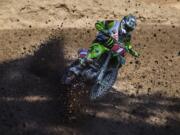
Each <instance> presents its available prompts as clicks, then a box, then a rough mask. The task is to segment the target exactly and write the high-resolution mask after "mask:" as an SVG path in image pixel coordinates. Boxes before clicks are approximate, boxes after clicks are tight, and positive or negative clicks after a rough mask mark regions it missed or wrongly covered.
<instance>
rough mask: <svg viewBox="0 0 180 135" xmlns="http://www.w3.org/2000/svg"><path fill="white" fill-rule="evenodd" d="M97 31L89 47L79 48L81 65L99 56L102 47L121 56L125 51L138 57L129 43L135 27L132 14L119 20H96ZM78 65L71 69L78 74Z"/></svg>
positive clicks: (102, 50)
mask: <svg viewBox="0 0 180 135" xmlns="http://www.w3.org/2000/svg"><path fill="white" fill-rule="evenodd" d="M95 27H96V29H97V30H98V31H99V33H98V34H97V36H96V39H95V40H94V42H93V43H92V46H91V47H90V49H80V50H79V60H80V64H81V65H85V64H86V63H88V62H90V61H93V60H94V59H96V58H99V57H100V56H101V55H102V54H103V53H104V49H103V48H104V47H105V48H109V49H111V50H112V51H113V52H115V53H118V54H119V55H121V56H124V55H125V52H128V53H130V54H131V55H133V56H135V57H139V53H138V52H136V51H135V50H133V48H132V45H131V32H132V31H133V30H134V29H135V27H136V18H135V16H133V15H131V14H130V15H127V16H124V17H123V19H122V20H121V21H119V20H105V21H97V22H96V23H95ZM80 69H81V68H80V67H76V68H75V69H73V71H74V72H75V74H79V72H80Z"/></svg>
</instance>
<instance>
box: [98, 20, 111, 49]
mask: <svg viewBox="0 0 180 135" xmlns="http://www.w3.org/2000/svg"><path fill="white" fill-rule="evenodd" d="M95 27H96V29H97V30H98V31H99V32H101V33H103V35H102V37H101V38H103V40H104V41H105V46H106V47H108V48H111V47H112V46H113V44H114V39H113V38H112V37H110V36H109V35H108V30H106V28H105V21H97V22H96V23H95Z"/></svg>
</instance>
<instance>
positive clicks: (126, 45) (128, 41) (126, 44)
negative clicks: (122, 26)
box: [125, 36, 140, 57]
mask: <svg viewBox="0 0 180 135" xmlns="http://www.w3.org/2000/svg"><path fill="white" fill-rule="evenodd" d="M125 49H126V51H127V52H128V53H130V54H131V55H132V56H135V57H139V55H140V54H139V53H138V52H136V51H135V50H134V49H133V48H132V45H131V36H129V37H128V39H127V41H126V42H125Z"/></svg>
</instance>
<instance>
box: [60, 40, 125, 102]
mask: <svg viewBox="0 0 180 135" xmlns="http://www.w3.org/2000/svg"><path fill="white" fill-rule="evenodd" d="M94 48H100V49H102V50H101V52H103V53H102V54H101V55H99V56H98V57H97V56H96V59H94V60H93V61H88V60H87V61H86V64H85V65H81V64H80V61H79V59H77V60H75V61H73V62H72V63H71V64H70V66H69V67H67V69H66V71H65V72H64V75H63V77H62V82H63V84H65V85H68V86H73V85H74V83H79V82H81V83H82V82H83V83H84V84H87V83H90V84H91V89H90V99H91V100H96V99H99V98H100V97H103V96H104V95H106V94H107V92H108V91H109V90H110V89H111V87H112V86H113V84H114V83H115V81H116V78H117V75H118V70H119V68H120V67H121V66H122V65H123V64H125V58H124V57H123V56H121V55H119V54H117V53H114V52H113V51H111V50H110V49H108V48H106V47H104V46H102V45H101V44H99V43H97V44H94V45H93V46H92V47H91V48H90V49H92V51H94V50H95V51H96V49H94ZM124 50H125V49H124ZM90 55H91V56H90ZM92 55H93V52H92V53H91V54H89V55H88V57H91V58H92V57H93V56H92ZM88 57H87V58H88ZM77 69H78V70H77ZM77 80H78V81H77Z"/></svg>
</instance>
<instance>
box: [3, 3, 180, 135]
mask: <svg viewBox="0 0 180 135" xmlns="http://www.w3.org/2000/svg"><path fill="white" fill-rule="evenodd" d="M128 13H132V14H134V15H136V16H137V19H138V26H137V29H136V30H135V31H134V33H133V38H132V44H133V47H134V48H135V49H136V50H137V51H138V52H139V53H140V54H141V56H140V58H133V57H132V56H130V55H127V56H126V65H125V66H124V67H123V68H122V69H120V71H119V75H118V79H117V81H116V84H115V85H114V86H113V89H112V90H111V92H110V93H109V94H108V95H107V96H106V97H105V98H103V99H102V100H101V101H99V102H97V103H92V104H88V105H87V106H86V105H85V104H84V106H85V107H82V108H85V109H82V111H81V112H79V114H78V116H77V117H76V118H73V120H72V121H69V122H67V121H66V122H64V120H65V118H67V115H66V113H65V112H66V109H67V108H66V107H67V106H66V104H67V100H68V99H67V95H66V94H67V91H66V90H65V89H64V88H63V87H62V86H61V85H60V84H59V81H60V77H61V74H62V73H63V70H64V67H65V66H66V64H67V63H68V62H69V61H71V60H72V59H75V58H76V57H77V53H76V52H77V50H78V49H79V48H81V47H89V46H90V44H91V42H92V41H93V39H94V37H95V35H96V30H95V28H94V23H95V22H96V20H98V19H100V20H101V19H121V18H122V17H123V16H124V15H126V14H128ZM78 92H79V91H78V90H76V91H74V93H78ZM75 102H76V101H75ZM0 134H1V135H26V134H27V135H121V134H122V135H180V2H179V0H151V1H150V0H141V1H140V0H121V1H120V0H111V1H109V0H101V1H97V0H89V1H85V0H73V1H71V0H64V1H61V0H53V1H52V0H41V1H37V0H14V1H12V0H1V1H0Z"/></svg>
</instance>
